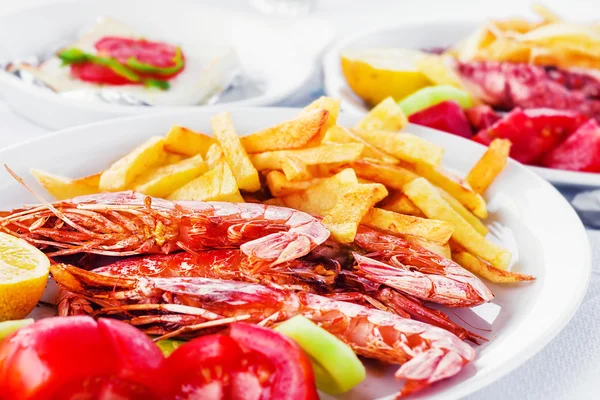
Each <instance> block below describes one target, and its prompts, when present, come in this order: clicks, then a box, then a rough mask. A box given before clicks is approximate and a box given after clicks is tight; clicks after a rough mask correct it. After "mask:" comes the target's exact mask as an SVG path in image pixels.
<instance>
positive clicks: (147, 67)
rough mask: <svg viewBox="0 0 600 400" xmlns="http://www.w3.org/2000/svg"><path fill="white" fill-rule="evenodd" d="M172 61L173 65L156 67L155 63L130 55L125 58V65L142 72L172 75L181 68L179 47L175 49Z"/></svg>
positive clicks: (181, 59) (181, 57)
mask: <svg viewBox="0 0 600 400" xmlns="http://www.w3.org/2000/svg"><path fill="white" fill-rule="evenodd" d="M173 62H175V65H173V66H172V67H157V66H155V65H151V64H146V63H143V62H141V61H139V60H138V59H137V58H135V57H133V56H132V57H130V58H129V59H128V60H127V66H128V67H129V68H131V69H133V70H135V71H138V72H142V73H144V74H157V75H173V74H174V73H176V72H179V71H180V70H181V69H182V68H183V56H182V53H181V48H179V47H177V48H176V49H175V57H173Z"/></svg>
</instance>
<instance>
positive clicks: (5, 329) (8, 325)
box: [0, 318, 33, 341]
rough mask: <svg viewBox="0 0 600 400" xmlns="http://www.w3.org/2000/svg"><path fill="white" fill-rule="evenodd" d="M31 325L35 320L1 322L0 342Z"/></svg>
mask: <svg viewBox="0 0 600 400" xmlns="http://www.w3.org/2000/svg"><path fill="white" fill-rule="evenodd" d="M29 324H33V318H27V319H17V320H9V321H2V322H0V341H1V340H2V339H4V338H5V337H7V336H8V335H10V334H11V333H13V332H14V331H16V330H18V329H20V328H22V327H24V326H27V325H29Z"/></svg>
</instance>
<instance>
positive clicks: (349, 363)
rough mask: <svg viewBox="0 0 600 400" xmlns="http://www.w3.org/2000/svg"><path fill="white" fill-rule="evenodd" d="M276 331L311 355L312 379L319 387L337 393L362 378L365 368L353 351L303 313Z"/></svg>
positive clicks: (354, 384)
mask: <svg viewBox="0 0 600 400" xmlns="http://www.w3.org/2000/svg"><path fill="white" fill-rule="evenodd" d="M275 330H276V331H277V332H280V333H282V334H284V335H286V336H288V337H290V338H291V339H293V340H294V341H295V342H296V343H298V345H299V346H300V347H301V348H302V350H304V351H305V352H306V354H308V355H309V356H310V358H311V361H312V362H313V371H314V373H315V381H316V384H317V387H318V388H319V389H320V390H322V391H324V392H326V393H329V394H340V393H344V392H347V391H348V390H350V389H352V388H353V387H354V386H356V385H357V384H359V383H360V382H361V381H363V380H364V379H365V377H366V370H365V367H364V366H363V365H362V363H361V362H360V360H359V359H358V357H357V356H356V354H354V351H352V349H351V348H350V347H349V346H348V345H347V344H345V343H344V342H342V341H341V340H339V339H338V338H336V337H335V336H334V335H332V334H331V333H329V332H327V331H326V330H325V329H323V328H321V327H319V326H317V325H316V324H314V323H313V322H311V321H309V320H308V319H306V318H304V317H303V316H300V315H297V316H295V317H293V318H290V319H289V320H287V321H285V322H283V323H281V324H280V325H278V326H277V327H276V328H275Z"/></svg>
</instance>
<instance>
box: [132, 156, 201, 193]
mask: <svg viewBox="0 0 600 400" xmlns="http://www.w3.org/2000/svg"><path fill="white" fill-rule="evenodd" d="M206 170H207V168H206V163H205V162H204V159H203V158H202V156H201V155H200V154H197V155H195V156H193V157H191V158H188V159H185V160H183V161H180V162H178V163H176V164H170V165H165V166H163V167H159V168H157V169H155V170H152V171H149V172H147V173H146V174H144V175H142V176H140V177H139V178H138V179H136V180H135V187H134V190H136V191H138V192H140V193H144V194H147V195H148V196H154V197H167V196H168V195H169V194H171V193H172V192H174V191H175V190H177V189H178V188H179V187H181V186H183V185H185V184H186V183H188V182H190V181H191V180H193V179H195V178H197V177H198V176H200V175H202V174H203V173H205V172H206Z"/></svg>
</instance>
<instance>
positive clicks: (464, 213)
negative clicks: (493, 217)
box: [439, 189, 488, 237]
mask: <svg viewBox="0 0 600 400" xmlns="http://www.w3.org/2000/svg"><path fill="white" fill-rule="evenodd" d="M439 192H440V195H441V196H442V199H444V200H446V203H448V204H449V205H450V207H452V208H453V209H454V211H456V212H457V213H458V214H459V215H460V216H461V217H463V218H464V220H465V221H467V222H468V223H469V225H471V226H472V227H473V228H475V230H476V231H477V232H478V233H479V234H480V235H481V236H483V237H485V235H487V234H488V228H487V227H486V226H485V225H484V223H483V222H481V220H480V219H479V218H477V217H476V216H475V215H474V214H473V213H472V212H471V211H469V210H467V209H466V207H465V206H463V205H462V204H461V203H460V201H458V200H456V199H455V198H454V197H452V196H450V195H449V194H448V193H447V192H446V191H444V190H442V189H439Z"/></svg>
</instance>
